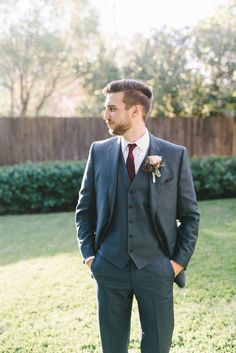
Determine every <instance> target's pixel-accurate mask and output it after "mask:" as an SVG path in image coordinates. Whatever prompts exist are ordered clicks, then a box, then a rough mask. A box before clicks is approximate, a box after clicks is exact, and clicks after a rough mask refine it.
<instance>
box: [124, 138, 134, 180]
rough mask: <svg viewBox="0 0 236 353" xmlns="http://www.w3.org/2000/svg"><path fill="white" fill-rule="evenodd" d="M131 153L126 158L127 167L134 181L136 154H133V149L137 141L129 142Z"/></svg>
mask: <svg viewBox="0 0 236 353" xmlns="http://www.w3.org/2000/svg"><path fill="white" fill-rule="evenodd" d="M128 146H129V154H128V157H127V160H126V167H127V170H128V174H129V177H130V180H131V181H133V180H134V177H135V166H134V155H133V150H134V148H135V147H136V143H129V144H128Z"/></svg>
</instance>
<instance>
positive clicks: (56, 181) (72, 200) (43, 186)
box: [0, 161, 85, 214]
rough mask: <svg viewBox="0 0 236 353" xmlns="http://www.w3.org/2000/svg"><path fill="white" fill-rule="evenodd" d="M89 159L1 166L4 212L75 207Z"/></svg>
mask: <svg viewBox="0 0 236 353" xmlns="http://www.w3.org/2000/svg"><path fill="white" fill-rule="evenodd" d="M84 168H85V161H80V162H42V163H25V164H19V165H14V166H5V167H1V168H0V214H5V213H26V212H48V211H69V210H72V209H73V208H75V205H76V202H77V199H78V191H79V187H80V184H81V181H82V176H83V172H84Z"/></svg>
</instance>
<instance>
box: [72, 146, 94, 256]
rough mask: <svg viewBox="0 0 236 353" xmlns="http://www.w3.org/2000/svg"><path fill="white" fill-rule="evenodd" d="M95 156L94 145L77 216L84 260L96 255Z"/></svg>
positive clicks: (76, 221)
mask: <svg viewBox="0 0 236 353" xmlns="http://www.w3.org/2000/svg"><path fill="white" fill-rule="evenodd" d="M93 154H94V144H92V146H91V148H90V151H89V156H88V160H87V164H86V168H85V172H84V176H83V179H82V183H81V188H80V192H79V200H78V204H77V207H76V215H75V223H76V229H77V238H78V244H79V248H80V251H81V254H82V256H83V258H84V259H86V258H88V257H90V256H93V255H94V254H95V251H94V244H95V229H96V192H95V187H94V160H93Z"/></svg>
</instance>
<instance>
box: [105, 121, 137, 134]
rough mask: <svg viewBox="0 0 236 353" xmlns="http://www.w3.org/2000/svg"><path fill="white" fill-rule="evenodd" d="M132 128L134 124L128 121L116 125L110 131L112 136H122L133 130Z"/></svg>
mask: <svg viewBox="0 0 236 353" xmlns="http://www.w3.org/2000/svg"><path fill="white" fill-rule="evenodd" d="M131 126H132V124H131V123H130V122H128V121H127V122H125V123H123V124H118V125H116V126H115V127H114V128H113V129H112V128H109V130H108V131H109V134H110V135H118V136H122V135H124V134H125V133H126V132H127V131H128V130H129V129H130V128H131Z"/></svg>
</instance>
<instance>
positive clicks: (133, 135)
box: [123, 125, 146, 143]
mask: <svg viewBox="0 0 236 353" xmlns="http://www.w3.org/2000/svg"><path fill="white" fill-rule="evenodd" d="M145 132H146V127H145V125H144V126H142V128H139V129H130V130H128V131H126V133H125V134H124V135H123V137H124V138H125V139H126V140H127V141H129V142H130V143H132V142H135V141H137V140H138V139H139V138H140V137H142V136H143V135H144V134H145Z"/></svg>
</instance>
